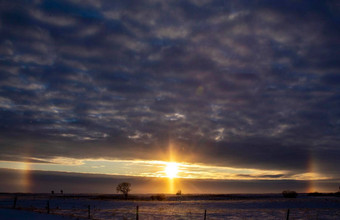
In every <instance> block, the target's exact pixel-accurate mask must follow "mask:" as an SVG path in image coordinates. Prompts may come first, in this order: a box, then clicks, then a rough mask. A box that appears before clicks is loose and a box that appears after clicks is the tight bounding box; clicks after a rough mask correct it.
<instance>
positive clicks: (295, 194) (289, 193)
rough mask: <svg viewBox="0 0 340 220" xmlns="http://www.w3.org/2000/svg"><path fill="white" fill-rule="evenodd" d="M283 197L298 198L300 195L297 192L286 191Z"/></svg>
mask: <svg viewBox="0 0 340 220" xmlns="http://www.w3.org/2000/svg"><path fill="white" fill-rule="evenodd" d="M282 195H283V197H285V198H296V197H297V195H298V194H297V192H295V191H290V190H285V191H283V192H282Z"/></svg>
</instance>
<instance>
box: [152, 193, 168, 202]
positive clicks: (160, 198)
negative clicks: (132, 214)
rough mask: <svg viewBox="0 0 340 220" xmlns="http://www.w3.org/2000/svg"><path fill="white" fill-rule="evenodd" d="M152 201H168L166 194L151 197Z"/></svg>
mask: <svg viewBox="0 0 340 220" xmlns="http://www.w3.org/2000/svg"><path fill="white" fill-rule="evenodd" d="M151 199H152V200H158V201H164V200H165V199H166V197H165V195H164V194H157V195H153V196H151Z"/></svg>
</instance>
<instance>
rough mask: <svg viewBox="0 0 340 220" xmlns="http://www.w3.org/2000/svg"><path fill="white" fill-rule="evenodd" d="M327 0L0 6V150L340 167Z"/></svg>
mask: <svg viewBox="0 0 340 220" xmlns="http://www.w3.org/2000/svg"><path fill="white" fill-rule="evenodd" d="M339 14H340V13H339V4H337V3H336V1H277V2H273V1H261V2H248V1H209V0H207V1H196V0H191V1H152V0H150V1H132V0H131V1H114V2H113V1H90V0H89V1H76V0H70V1H59V0H58V1H15V2H10V1H7V2H2V3H1V7H0V16H1V19H0V68H1V75H0V135H1V139H0V148H1V155H0V157H1V159H2V160H25V157H30V156H32V157H34V158H41V159H44V158H53V157H58V156H62V157H70V158H107V159H110V158H116V159H117V158H118V159H150V160H158V159H165V158H164V157H166V156H164V155H167V152H168V148H169V144H172V146H173V150H174V151H175V152H177V158H178V160H181V161H187V162H192V161H194V162H200V163H207V164H215V165H224V166H232V167H242V168H260V169H274V170H277V169H282V170H290V171H291V172H292V173H304V172H309V171H310V169H311V164H316V165H315V166H313V169H314V170H313V171H314V172H323V173H327V174H329V175H333V176H334V177H339V176H338V175H339V173H340V171H339V166H338V165H339V162H338V161H339V158H340V149H339V138H340V137H339V134H340V117H339V116H340V103H339V100H340V96H339V94H340V93H339V90H340V77H339V68H340V62H339V57H340V54H339V51H340V48H339V30H340V29H339V19H340V18H339Z"/></svg>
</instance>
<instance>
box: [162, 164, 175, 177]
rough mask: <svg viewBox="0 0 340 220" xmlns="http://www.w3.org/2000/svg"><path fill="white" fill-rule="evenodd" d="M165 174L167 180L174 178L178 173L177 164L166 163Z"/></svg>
mask: <svg viewBox="0 0 340 220" xmlns="http://www.w3.org/2000/svg"><path fill="white" fill-rule="evenodd" d="M165 173H166V175H167V176H168V177H169V178H174V177H176V176H177V173H178V165H177V163H167V165H166V168H165Z"/></svg>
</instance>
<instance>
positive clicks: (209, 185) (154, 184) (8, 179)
mask: <svg viewBox="0 0 340 220" xmlns="http://www.w3.org/2000/svg"><path fill="white" fill-rule="evenodd" d="M0 177H1V179H2V181H1V183H0V192H34V193H49V192H51V190H54V191H56V192H59V190H61V189H62V190H63V191H64V193H110V192H111V193H115V191H114V189H115V186H116V185H118V184H119V183H120V182H122V181H127V182H130V183H131V185H132V187H131V189H132V191H131V193H133V194H141V193H142V194H145V193H164V188H166V187H167V185H168V182H167V179H166V178H146V177H124V176H113V175H98V174H97V175H96V174H81V173H66V172H51V171H32V172H29V173H25V172H23V171H18V170H11V169H0ZM28 180H29V181H28ZM174 184H175V188H179V189H181V190H182V192H185V193H204V192H209V193H240V192H249V193H258V192H259V191H261V192H264V193H281V192H282V191H283V190H286V189H290V190H295V191H297V192H299V193H303V192H309V186H310V184H311V183H310V182H308V181H299V180H196V179H178V180H176V181H175V183H174ZM313 184H317V185H318V186H319V187H320V189H323V191H329V192H334V191H336V190H337V187H338V183H337V182H336V181H322V180H321V181H314V183H313ZM23 185H24V186H23Z"/></svg>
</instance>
